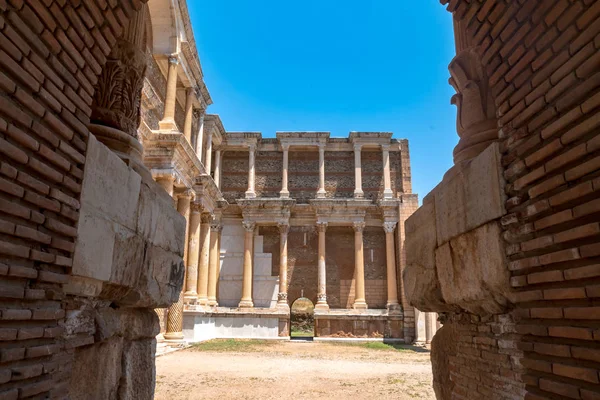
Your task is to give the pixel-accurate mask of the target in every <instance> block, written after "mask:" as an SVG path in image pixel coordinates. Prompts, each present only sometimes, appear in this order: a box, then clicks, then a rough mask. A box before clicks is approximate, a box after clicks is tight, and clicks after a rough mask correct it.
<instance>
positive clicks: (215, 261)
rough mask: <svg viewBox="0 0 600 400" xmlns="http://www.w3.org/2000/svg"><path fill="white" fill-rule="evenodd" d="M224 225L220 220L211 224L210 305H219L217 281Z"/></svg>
mask: <svg viewBox="0 0 600 400" xmlns="http://www.w3.org/2000/svg"><path fill="white" fill-rule="evenodd" d="M222 229H223V225H221V224H220V222H219V221H213V222H212V224H211V225H210V266H209V273H208V305H209V306H211V307H216V306H218V303H217V282H218V277H219V269H220V267H221V266H220V261H221V257H220V256H221V250H220V249H219V234H220V233H221V230H222Z"/></svg>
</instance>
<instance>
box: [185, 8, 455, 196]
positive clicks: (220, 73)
mask: <svg viewBox="0 0 600 400" xmlns="http://www.w3.org/2000/svg"><path fill="white" fill-rule="evenodd" d="M188 7H189V9H190V14H191V18H192V23H193V26H194V32H195V37H196V42H197V47H198V52H199V56H200V62H201V64H202V69H203V71H204V77H205V82H206V85H207V86H208V89H209V91H210V93H211V96H212V98H213V101H214V104H213V105H212V106H210V108H209V109H208V112H209V113H213V114H219V115H220V116H221V119H222V121H223V124H224V126H225V129H226V130H228V131H259V132H262V134H263V137H274V135H275V132H276V131H329V132H331V135H332V136H338V137H346V136H347V135H348V132H350V131H391V132H394V137H395V138H407V139H408V140H409V145H410V151H411V164H412V172H413V191H414V192H415V193H418V194H419V197H420V198H422V197H423V196H424V195H425V194H427V193H428V192H429V191H430V190H431V189H432V188H433V187H434V186H435V185H436V184H437V183H438V182H439V181H441V179H442V176H443V174H444V172H445V171H446V170H447V169H448V168H450V167H451V166H452V149H453V147H454V146H455V145H456V143H457V141H458V136H457V135H456V129H455V126H456V122H455V121H456V110H455V107H454V106H452V105H450V97H451V96H452V95H453V94H454V91H453V89H452V88H451V87H450V86H449V85H448V77H449V74H448V68H447V66H448V63H449V62H450V60H451V59H452V57H453V56H454V35H453V33H452V19H451V16H450V13H448V12H447V11H446V10H445V8H444V7H443V6H441V5H440V4H439V2H438V1H437V0H422V1H417V2H414V1H410V2H409V1H402V0H400V1H399V0H372V1H369V0H363V1H356V0H344V1H341V0H335V1H334V0H303V1H286V0H261V1H250V0H219V1H207V0H189V1H188Z"/></svg>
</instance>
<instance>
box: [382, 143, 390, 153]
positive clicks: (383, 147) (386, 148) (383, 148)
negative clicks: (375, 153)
mask: <svg viewBox="0 0 600 400" xmlns="http://www.w3.org/2000/svg"><path fill="white" fill-rule="evenodd" d="M381 151H390V145H389V144H382V145H381Z"/></svg>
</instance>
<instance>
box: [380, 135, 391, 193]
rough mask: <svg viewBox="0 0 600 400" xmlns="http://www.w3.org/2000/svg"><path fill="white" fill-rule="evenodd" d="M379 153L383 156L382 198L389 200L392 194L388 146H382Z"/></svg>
mask: <svg viewBox="0 0 600 400" xmlns="http://www.w3.org/2000/svg"><path fill="white" fill-rule="evenodd" d="M381 153H382V156H383V198H384V199H391V198H392V197H394V193H393V192H392V177H391V173H390V146H389V145H388V144H382V145H381Z"/></svg>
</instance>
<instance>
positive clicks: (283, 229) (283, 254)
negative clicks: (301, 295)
mask: <svg viewBox="0 0 600 400" xmlns="http://www.w3.org/2000/svg"><path fill="white" fill-rule="evenodd" d="M278 227H279V294H277V307H280V308H286V309H287V308H289V304H288V293H287V291H288V283H287V268H288V261H287V257H288V233H289V231H290V226H289V225H288V224H279V225H278Z"/></svg>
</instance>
